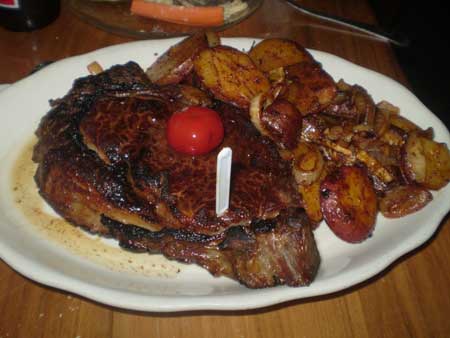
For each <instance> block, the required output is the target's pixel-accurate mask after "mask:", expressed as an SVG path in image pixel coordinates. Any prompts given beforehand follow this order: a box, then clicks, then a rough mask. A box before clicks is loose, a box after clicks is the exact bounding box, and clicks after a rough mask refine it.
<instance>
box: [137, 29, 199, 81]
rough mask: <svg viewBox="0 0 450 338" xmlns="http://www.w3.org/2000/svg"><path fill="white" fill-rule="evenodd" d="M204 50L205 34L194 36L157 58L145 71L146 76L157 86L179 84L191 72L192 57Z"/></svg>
mask: <svg viewBox="0 0 450 338" xmlns="http://www.w3.org/2000/svg"><path fill="white" fill-rule="evenodd" d="M205 48H208V40H207V38H206V36H205V33H203V32H202V33H197V34H194V35H192V36H190V37H188V38H186V39H184V40H182V41H180V42H179V43H177V44H176V45H173V46H172V47H170V48H169V50H167V51H166V52H165V53H164V54H162V55H161V56H160V57H158V59H157V60H156V61H155V62H154V63H153V64H152V65H151V66H150V67H149V68H148V69H147V71H146V73H147V76H148V77H149V79H150V81H152V82H153V83H155V84H158V85H167V84H175V83H180V82H181V81H182V80H183V79H184V78H185V77H186V76H187V75H188V74H189V73H190V72H191V71H192V69H193V67H194V63H193V59H194V57H195V56H196V55H197V54H198V53H199V52H200V51H201V50H203V49H205Z"/></svg>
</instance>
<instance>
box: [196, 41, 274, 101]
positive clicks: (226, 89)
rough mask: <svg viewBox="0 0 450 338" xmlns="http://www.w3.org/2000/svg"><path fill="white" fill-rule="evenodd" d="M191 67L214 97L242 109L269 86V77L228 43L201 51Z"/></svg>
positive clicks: (246, 56) (245, 55)
mask: <svg viewBox="0 0 450 338" xmlns="http://www.w3.org/2000/svg"><path fill="white" fill-rule="evenodd" d="M194 71H195V73H196V75H197V77H198V79H199V81H200V83H201V85H202V86H203V87H204V88H205V89H207V90H209V91H210V92H211V93H212V94H213V95H214V97H215V98H217V99H219V100H221V101H224V102H226V103H230V104H233V105H235V106H237V107H240V108H244V109H247V108H249V106H250V101H251V100H252V99H253V98H254V97H255V96H257V95H258V94H260V93H265V92H267V91H268V90H269V89H270V84H269V80H268V79H267V78H266V76H265V75H264V74H263V73H262V72H261V71H260V70H258V68H256V66H255V65H254V63H253V61H252V60H251V59H250V58H249V56H248V55H247V54H245V53H243V52H241V51H239V50H237V49H234V48H231V47H226V46H217V47H214V48H208V49H205V50H203V51H201V52H200V53H199V54H198V56H197V57H196V58H195V60H194Z"/></svg>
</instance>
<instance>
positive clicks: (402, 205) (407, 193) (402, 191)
mask: <svg viewBox="0 0 450 338" xmlns="http://www.w3.org/2000/svg"><path fill="white" fill-rule="evenodd" d="M432 200H433V195H432V194H431V192H429V191H428V190H427V189H425V188H423V187H421V186H418V185H401V186H398V187H395V188H393V189H391V190H389V191H387V192H386V195H385V196H384V197H383V198H382V199H381V200H380V211H381V213H382V214H383V216H384V217H389V218H398V217H404V216H406V215H409V214H412V213H414V212H416V211H419V210H420V209H422V208H424V207H425V206H426V205H427V204H428V203H429V202H431V201H432Z"/></svg>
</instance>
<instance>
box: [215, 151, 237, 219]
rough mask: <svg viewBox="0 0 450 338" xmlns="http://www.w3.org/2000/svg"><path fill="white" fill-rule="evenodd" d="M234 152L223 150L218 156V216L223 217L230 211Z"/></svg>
mask: <svg viewBox="0 0 450 338" xmlns="http://www.w3.org/2000/svg"><path fill="white" fill-rule="evenodd" d="M232 156H233V152H232V151H231V148H228V147H225V148H223V149H222V150H221V151H220V152H219V154H217V173H216V215H217V216H222V215H223V214H224V213H225V211H227V210H228V207H229V203H230V182H231V158H232Z"/></svg>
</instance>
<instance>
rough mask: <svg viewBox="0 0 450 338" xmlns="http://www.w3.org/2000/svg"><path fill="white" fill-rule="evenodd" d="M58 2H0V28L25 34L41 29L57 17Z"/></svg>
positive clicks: (4, 0)
mask: <svg viewBox="0 0 450 338" xmlns="http://www.w3.org/2000/svg"><path fill="white" fill-rule="evenodd" d="M59 2H60V0H0V26H3V27H5V28H6V29H9V30H11V31H16V32H25V31H32V30H35V29H39V28H42V27H44V26H46V25H48V24H49V23H51V22H52V21H54V20H55V19H56V18H57V17H58V15H59V6H60V4H59Z"/></svg>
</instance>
